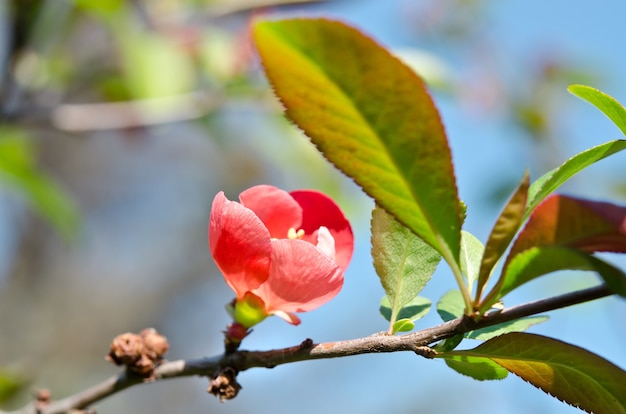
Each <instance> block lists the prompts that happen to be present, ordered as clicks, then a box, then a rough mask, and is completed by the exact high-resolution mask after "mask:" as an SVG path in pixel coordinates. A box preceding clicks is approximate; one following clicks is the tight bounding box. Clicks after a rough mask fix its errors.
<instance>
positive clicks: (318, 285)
mask: <svg viewBox="0 0 626 414" xmlns="http://www.w3.org/2000/svg"><path fill="white" fill-rule="evenodd" d="M342 286H343V272H342V269H341V268H340V267H338V266H337V264H335V262H334V261H333V260H332V259H331V258H329V257H328V256H326V255H325V254H324V253H322V252H321V251H320V250H319V249H318V248H317V247H316V246H313V245H312V244H310V243H308V242H305V241H302V240H288V239H279V240H272V265H271V266H270V276H269V278H268V279H267V281H266V282H265V283H263V284H262V285H261V286H259V288H258V289H256V290H255V293H256V294H257V295H258V296H259V297H261V298H262V299H263V301H264V302H265V306H266V309H267V311H268V313H276V312H277V311H283V312H307V311H310V310H313V309H315V308H318V307H319V306H321V305H323V304H324V303H326V302H328V301H329V300H330V299H332V298H333V297H335V296H336V295H337V293H339V291H340V290H341V287H342Z"/></svg>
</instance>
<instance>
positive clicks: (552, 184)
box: [524, 140, 626, 220]
mask: <svg viewBox="0 0 626 414" xmlns="http://www.w3.org/2000/svg"><path fill="white" fill-rule="evenodd" d="M623 149H626V140H616V141H610V142H606V143H604V144H601V145H598V146H596V147H593V148H589V149H588V150H585V151H583V152H581V153H580V154H577V155H575V156H573V157H572V158H570V159H569V160H567V161H565V162H564V163H563V164H562V165H561V166H559V167H557V168H555V169H553V170H551V171H548V172H547V173H545V174H544V175H542V176H541V177H539V178H538V179H537V180H536V181H534V182H533V183H532V184H531V186H530V188H529V189H528V206H527V207H526V211H525V212H524V220H525V219H526V218H528V216H530V214H531V213H532V212H533V210H534V209H535V208H536V207H537V206H538V205H539V204H540V203H541V202H542V201H543V200H544V199H545V198H546V197H547V196H549V195H550V194H551V193H552V192H553V191H554V190H556V189H557V188H559V187H560V186H561V185H562V184H563V183H564V182H566V181H567V180H569V179H570V178H571V177H572V176H574V175H575V174H577V173H578V172H580V171H582V170H584V169H585V168H587V167H589V166H590V165H592V164H594V163H595V162H597V161H600V160H602V159H604V158H606V157H608V156H610V155H613V154H615V153H617V152H620V151H622V150H623Z"/></svg>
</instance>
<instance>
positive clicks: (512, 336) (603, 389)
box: [442, 332, 626, 414]
mask: <svg viewBox="0 0 626 414" xmlns="http://www.w3.org/2000/svg"><path fill="white" fill-rule="evenodd" d="M451 356H455V357H466V358H474V360H473V362H477V361H476V360H480V359H483V360H488V361H489V360H490V361H493V362H496V363H497V364H499V365H500V366H502V367H504V368H506V369H507V370H508V371H509V372H512V373H513V374H515V375H517V376H519V377H521V378H523V379H524V380H525V381H528V382H530V383H531V384H533V385H534V386H536V387H538V388H540V389H542V390H543V391H545V392H546V393H548V394H550V395H553V396H554V397H556V398H558V399H559V400H562V401H565V402H567V403H568V404H571V405H573V406H575V407H578V408H580V409H582V410H585V411H587V412H594V413H603V414H626V388H625V385H624V384H626V372H625V371H624V370H622V369H621V368H619V367H618V366H616V365H613V364H612V363H610V362H609V361H607V360H605V359H603V358H601V357H599V356H597V355H595V354H593V353H591V352H589V351H587V350H585V349H582V348H579V347H577V346H574V345H570V344H567V343H565V342H561V341H557V340H555V339H552V338H547V337H544V336H540V335H533V334H526V333H519V332H515V333H508V334H504V335H501V336H498V337H495V338H493V339H491V340H489V341H487V342H485V343H483V344H481V345H479V346H478V347H476V348H474V349H472V350H468V351H452V352H450V353H448V354H447V355H446V354H444V355H442V357H445V358H448V359H449V358H450V357H451Z"/></svg>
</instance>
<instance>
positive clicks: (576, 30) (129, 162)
mask: <svg viewBox="0 0 626 414" xmlns="http://www.w3.org/2000/svg"><path fill="white" fill-rule="evenodd" d="M287 3H290V4H287ZM294 3H295V4H294ZM264 13H271V14H277V15H301V16H313V15H314V16H320V15H321V16H327V17H335V18H339V19H341V20H343V21H345V22H348V23H350V24H352V25H355V26H357V27H359V28H361V29H362V30H363V31H365V32H366V33H368V34H370V35H371V36H373V37H374V38H375V39H377V40H378V41H379V42H380V43H382V44H383V45H385V46H387V47H389V48H391V49H392V50H394V51H395V52H397V53H398V54H399V55H400V56H402V57H403V58H404V59H405V60H406V62H407V63H410V64H412V65H414V67H415V68H416V70H418V71H419V72H420V73H421V74H422V75H423V76H424V77H425V78H426V79H427V81H428V82H429V85H430V86H431V89H432V91H433V94H434V97H435V100H436V102H437V104H438V106H439V108H440V110H441V113H442V117H443V120H444V123H445V125H446V129H447V132H448V134H449V139H450V144H451V147H452V152H453V157H454V161H455V169H456V175H457V178H458V185H459V190H460V195H461V197H462V199H463V200H464V201H465V202H466V203H467V205H468V207H469V209H468V218H467V222H466V225H465V228H466V229H467V230H469V231H471V232H472V233H474V234H475V235H476V236H478V237H479V238H480V239H481V240H483V241H484V240H485V239H486V237H487V235H488V233H489V231H490V229H491V226H492V223H493V220H494V218H495V216H496V214H497V213H498V212H499V210H500V208H501V206H502V203H503V202H504V200H505V199H506V197H507V196H508V194H509V192H510V191H511V190H512V189H513V188H514V186H515V185H516V183H517V182H518V181H519V179H520V178H521V176H522V174H523V171H524V169H526V168H528V169H529V170H530V172H531V175H532V177H533V178H537V177H538V176H540V175H541V174H542V173H543V172H545V171H547V170H549V169H551V168H554V167H555V166H557V165H559V164H560V163H561V162H563V161H564V160H565V159H567V158H569V157H570V156H572V155H574V154H576V153H578V152H580V151H582V150H584V149H586V148H588V147H591V146H593V145H596V144H600V143H603V142H605V141H608V140H610V139H616V138H619V137H620V135H621V134H620V132H619V130H618V129H617V128H616V127H614V126H613V125H612V124H611V123H610V121H608V120H607V119H606V118H604V117H603V115H602V114H601V113H599V112H598V111H597V110H596V109H595V108H593V107H591V106H590V105H588V104H586V103H585V102H583V101H580V100H578V99H577V98H575V97H573V96H571V95H569V94H568V93H567V91H566V87H567V85H568V84H571V83H586V84H589V85H592V86H595V87H598V88H600V89H602V90H604V91H606V92H607V93H609V94H611V95H612V96H615V97H616V98H617V99H619V100H621V101H622V102H626V77H624V74H625V73H626V58H625V56H626V53H625V52H626V50H625V49H624V48H625V47H624V39H626V25H624V24H623V16H624V15H626V4H625V3H624V2H623V1H622V0H606V1H603V2H595V3H594V4H593V5H592V4H591V3H590V2H586V1H581V0H554V1H551V2H541V3H539V2H528V1H522V0H515V1H507V2H498V1H493V0H414V1H411V0H336V1H327V2H314V1H302V0H301V1H292V2H286V1H280V0H274V1H271V0H268V1H259V0H257V1H253V0H242V1H235V0H224V1H217V0H214V1H208V0H204V1H202V0H186V1H183V0H178V1H175V0H150V1H148V0H107V1H105V0H73V1H70V0H55V1H42V0H13V1H9V0H3V1H0V65H1V66H0V67H1V68H2V72H1V75H0V82H1V84H0V97H1V99H0V117H1V124H0V379H2V380H3V381H15V382H16V384H18V383H23V387H17V388H16V390H17V392H16V393H15V394H14V395H13V396H12V398H8V399H5V401H3V402H2V405H0V407H3V408H6V409H10V408H16V407H19V406H21V405H23V404H25V403H26V402H27V401H28V400H29V398H30V391H31V390H32V389H33V388H38V387H45V388H50V389H51V390H52V392H53V394H54V396H55V397H57V398H60V397H63V396H65V395H69V394H71V393H74V392H76V391H78V390H81V389H84V388H85V387H87V386H89V385H91V384H94V383H96V382H98V381H101V380H103V379H104V378H107V377H109V376H111V375H115V374H116V373H117V372H118V368H116V367H114V366H112V365H110V364H108V363H106V362H105V361H104V355H105V354H106V352H107V350H108V345H109V343H110V340H111V339H112V338H113V337H114V336H115V335H116V334H118V333H122V332H127V331H138V330H140V329H142V328H144V327H149V326H153V327H155V328H157V329H158V330H159V331H161V332H162V333H164V334H165V335H166V336H167V337H168V338H169V340H170V345H171V348H170V349H171V350H170V352H169V354H168V358H169V359H179V358H197V357H202V356H212V355H216V354H219V353H221V351H222V339H223V338H222V334H221V331H222V330H223V329H224V327H225V326H226V324H227V323H228V322H229V319H228V316H227V314H226V312H225V311H224V304H225V303H227V302H228V301H229V300H230V299H231V297H232V293H231V292H230V291H229V289H228V288H227V287H226V285H225V283H224V282H223V280H222V277H221V275H220V274H219V272H217V270H216V268H215V266H214V264H213V262H212V259H211V257H210V254H209V252H208V249H207V242H206V228H207V223H208V217H209V213H210V205H211V201H212V199H213V196H214V195H215V194H216V192H218V191H220V190H224V191H225V192H226V194H227V195H228V196H229V197H230V198H231V199H234V198H236V197H237V195H238V193H239V192H240V191H242V190H244V189H246V188H248V187H250V186H252V185H255V184H259V183H270V184H273V185H276V186H279V187H282V188H285V189H288V190H290V189H297V188H316V189H319V190H322V191H325V192H327V193H329V194H331V195H332V196H333V197H335V198H336V199H337V200H338V202H339V203H340V204H341V205H342V207H343V208H344V209H345V211H346V214H347V215H348V216H349V218H350V219H351V221H352V223H353V226H354V229H355V233H356V244H357V246H356V252H355V257H354V260H353V264H352V265H351V268H350V269H349V270H348V272H347V274H346V283H345V287H344V289H343V291H342V292H341V293H340V295H339V296H338V297H337V298H336V299H335V300H334V301H332V302H331V303H329V304H327V305H325V306H324V307H322V308H320V309H319V310H316V311H314V312H311V313H310V314H304V315H302V319H303V323H302V324H301V325H300V326H298V327H293V326H290V325H287V324H286V323H284V322H282V321H281V320H278V319H277V318H270V319H269V320H267V321H265V322H264V323H263V324H261V325H259V326H258V327H256V328H255V330H254V333H253V334H252V335H251V336H250V337H248V338H246V341H245V347H246V348H248V349H272V348H278V347H284V346H290V345H294V344H297V343H299V342H300V341H302V340H303V339H304V338H307V337H310V338H313V339H314V340H315V341H317V342H321V341H332V340H340V339H350V338H357V337H362V336H367V335H370V334H372V333H376V332H379V331H383V330H385V329H386V323H385V321H384V320H383V318H382V317H380V315H379V313H378V304H379V300H380V298H381V297H382V295H383V290H382V288H381V287H380V284H379V282H378V279H377V277H376V274H375V273H374V270H373V267H372V265H371V258H370V254H369V251H370V242H369V219H370V212H371V208H372V206H373V204H372V201H371V200H370V199H368V198H367V197H366V196H364V195H363V194H362V193H361V192H360V190H359V189H358V188H357V187H356V186H355V185H354V184H353V183H352V182H351V181H350V180H348V179H346V178H345V177H343V176H342V175H341V174H340V173H338V172H337V171H336V170H334V168H333V167H332V166H330V165H329V164H327V163H326V162H325V161H324V160H323V158H322V157H321V156H320V155H319V154H318V153H317V152H316V151H315V150H314V149H313V148H312V146H311V145H310V144H309V143H308V141H307V140H306V139H305V138H304V137H302V136H301V135H300V133H299V132H297V131H296V130H295V129H294V128H293V127H292V126H290V125H289V124H288V123H287V122H286V121H285V120H284V118H283V117H282V115H281V110H280V107H279V106H278V105H277V103H276V101H275V99H274V98H273V96H272V95H271V92H270V90H269V88H268V86H267V84H266V81H265V80H264V78H263V76H262V74H261V73H260V70H259V64H258V61H257V59H256V57H255V56H254V51H253V49H252V47H251V44H250V42H249V38H248V32H247V27H248V24H249V21H250V19H251V18H253V17H254V16H257V15H261V14H264ZM625 176H626V162H624V156H623V155H621V154H618V155H617V156H614V157H613V158H612V159H608V160H604V161H602V162H601V163H600V164H599V165H597V166H594V167H592V168H590V169H588V170H586V171H585V172H583V173H582V174H580V175H579V176H577V177H575V178H574V179H573V180H572V181H571V182H570V183H568V185H567V186H565V188H564V189H563V191H564V192H567V193H569V194H573V195H578V196H584V197H590V198H596V199H607V200H611V201H613V202H616V203H622V204H624V202H625V201H626V181H625V178H624V177H625ZM607 257H608V258H609V259H610V260H613V261H615V262H617V263H620V264H622V265H626V263H625V262H624V261H623V259H620V258H619V257H612V256H607ZM595 283H597V278H596V277H595V275H592V274H585V273H566V272H563V273H559V274H555V275H551V276H550V277H546V278H544V279H542V280H539V281H535V282H533V283H531V284H529V285H528V286H525V287H523V288H521V289H519V291H516V292H514V293H513V294H511V295H510V296H508V297H507V298H506V300H505V303H506V304H507V305H512V304H517V303H522V302H524V301H528V300H531V299H535V298H539V297H547V296H550V295H554V294H557V293H562V292H566V291H570V290H573V289H577V288H581V287H584V286H591V285H593V284H595ZM453 287H454V281H453V278H452V276H451V275H450V274H449V273H448V272H447V271H446V269H445V268H441V269H439V270H438V271H437V273H436V274H435V277H434V278H433V281H432V282H431V284H430V285H429V286H428V287H427V288H426V289H425V291H424V292H423V295H424V296H427V297H429V298H431V299H432V300H433V301H436V300H437V299H438V298H439V297H440V296H441V295H442V294H443V293H444V292H446V291H447V290H448V289H451V288H453ZM625 315H626V303H625V302H624V301H623V300H619V299H617V298H608V299H604V300H601V301H597V302H594V303H588V304H584V305H581V306H578V307H576V308H570V309H565V310H559V311H556V312H553V313H552V314H551V318H550V320H549V321H548V322H545V323H544V324H542V325H539V326H536V327H533V328H532V329H531V331H532V332H536V333H541V334H546V335H551V336H554V337H556V338H559V339H562V340H565V341H567V342H571V343H573V344H576V345H579V346H583V347H587V348H588V349H590V350H592V351H594V352H596V353H598V354H600V355H602V356H604V357H606V358H607V359H609V360H611V361H612V362H614V363H616V364H618V365H619V366H621V367H622V368H625V367H626V347H625V346H624V343H626V323H625V322H624V317H625ZM437 323H439V319H438V317H437V315H436V313H435V312H434V311H431V313H430V314H429V315H428V316H427V317H426V318H425V319H423V320H422V321H420V322H419V324H418V328H420V327H422V328H424V327H428V326H430V325H433V324H437ZM475 345H476V343H472V342H467V343H464V344H462V346H461V347H462V348H469V347H473V346H475ZM239 379H240V382H241V384H242V385H243V387H244V388H243V390H242V392H241V393H240V395H239V396H238V397H237V398H236V399H235V400H233V401H228V402H227V403H225V404H220V403H219V402H218V401H217V400H216V399H215V398H213V397H211V396H210V395H207V394H206V391H205V390H206V387H207V385H208V382H207V380H206V379H204V378H185V379H176V380H171V381H163V382H159V383H156V384H151V385H148V386H139V387H135V388H132V389H130V390H127V391H125V392H123V393H121V394H118V395H115V396H114V397H111V398H109V399H107V400H105V401H102V402H100V403H98V404H97V405H96V408H97V410H98V413H101V414H106V413H138V414H143V413H146V414H147V413H180V412H184V413H207V412H208V413H248V412H272V413H275V414H280V413H294V412H298V413H319V412H361V413H379V412H394V413H422V412H433V413H451V412H463V411H472V412H481V413H485V414H488V413H502V412H507V413H528V412H542V413H575V412H579V411H578V410H576V409H574V408H571V407H569V406H566V405H564V404H562V403H560V402H559V401H557V400H555V399H553V398H551V397H549V396H547V395H545V394H543V393H542V392H539V391H537V390H535V389H534V388H533V387H532V386H531V385H528V384H526V383H524V382H523V381H522V380H520V379H518V378H515V377H512V376H510V377H509V378H507V379H505V380H503V381H496V382H488V383H480V382H477V381H474V380H472V379H470V378H466V377H462V376H460V375H458V374H457V373H455V372H453V371H452V370H450V369H449V368H448V367H447V366H445V364H444V363H443V362H442V361H428V360H424V359H422V358H419V357H416V356H415V355H413V354H410V353H396V354H385V355H364V356H357V357H351V358H342V359H336V360H327V361H313V362H304V363H297V364H291V365H285V366H280V367H277V368H275V369H273V370H263V369H254V370H250V371H247V372H243V373H241V374H240V376H239ZM5 389H7V388H6V387H5ZM3 397H6V395H5V396H3Z"/></svg>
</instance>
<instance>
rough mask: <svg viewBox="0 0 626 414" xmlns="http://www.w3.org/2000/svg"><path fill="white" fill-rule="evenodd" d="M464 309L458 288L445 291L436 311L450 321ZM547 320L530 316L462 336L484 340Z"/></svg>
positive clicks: (545, 317) (442, 317) (461, 313)
mask: <svg viewBox="0 0 626 414" xmlns="http://www.w3.org/2000/svg"><path fill="white" fill-rule="evenodd" d="M464 309H465V307H464V304H463V297H462V296H461V292H459V291H458V290H450V291H448V292H446V293H445V294H444V295H443V296H442V297H441V299H440V300H439V302H438V303H437V313H438V314H439V316H441V319H443V321H444V322H447V321H451V320H453V319H456V318H458V317H460V316H462V315H463V311H464ZM547 320H548V317H547V316H530V317H526V318H521V319H516V320H514V321H510V322H503V323H500V324H497V325H493V326H488V327H486V328H481V329H476V330H474V331H469V332H466V333H465V334H464V335H463V336H464V337H465V338H468V339H479V340H481V341H485V340H487V339H491V338H493V337H495V336H498V335H501V334H503V333H507V332H519V331H525V330H526V329H528V328H530V327H531V326H533V325H536V324H538V323H541V322H545V321H547Z"/></svg>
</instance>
